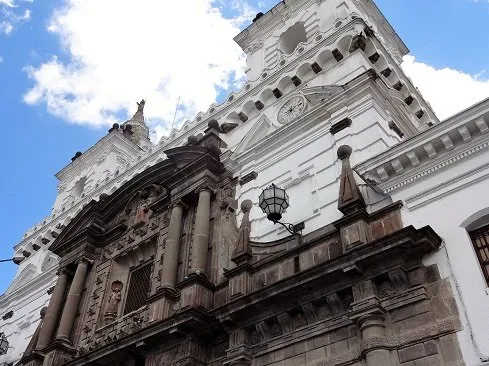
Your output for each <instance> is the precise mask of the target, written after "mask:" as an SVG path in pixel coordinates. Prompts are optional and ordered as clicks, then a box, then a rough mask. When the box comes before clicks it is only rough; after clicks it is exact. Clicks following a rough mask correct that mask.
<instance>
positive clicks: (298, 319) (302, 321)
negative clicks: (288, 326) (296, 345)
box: [293, 312, 307, 329]
mask: <svg viewBox="0 0 489 366" xmlns="http://www.w3.org/2000/svg"><path fill="white" fill-rule="evenodd" d="M293 322H294V328H295V329H297V328H300V327H303V326H305V325H307V320H306V317H305V316H304V314H302V312H298V313H297V314H296V315H295V316H294V321H293Z"/></svg>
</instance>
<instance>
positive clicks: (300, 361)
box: [285, 354, 306, 366]
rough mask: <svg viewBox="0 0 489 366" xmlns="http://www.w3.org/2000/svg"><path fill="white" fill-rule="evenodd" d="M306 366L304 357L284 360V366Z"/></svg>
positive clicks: (303, 355)
mask: <svg viewBox="0 0 489 366" xmlns="http://www.w3.org/2000/svg"><path fill="white" fill-rule="evenodd" d="M305 364H306V355H305V354H302V355H299V356H295V357H292V358H289V359H286V360H285V366H303V365H305Z"/></svg>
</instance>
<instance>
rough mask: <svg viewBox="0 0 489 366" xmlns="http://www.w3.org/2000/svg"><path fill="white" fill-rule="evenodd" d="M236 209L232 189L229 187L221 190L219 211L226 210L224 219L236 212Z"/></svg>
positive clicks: (236, 204) (236, 205)
mask: <svg viewBox="0 0 489 366" xmlns="http://www.w3.org/2000/svg"><path fill="white" fill-rule="evenodd" d="M237 207H238V203H237V201H236V200H235V199H234V198H233V189H232V188H231V187H230V186H227V187H225V188H224V189H223V190H222V198H221V209H223V210H226V217H229V214H230V213H232V212H235V211H236V208H237Z"/></svg>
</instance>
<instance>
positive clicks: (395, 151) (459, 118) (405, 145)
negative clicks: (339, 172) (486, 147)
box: [355, 98, 489, 173]
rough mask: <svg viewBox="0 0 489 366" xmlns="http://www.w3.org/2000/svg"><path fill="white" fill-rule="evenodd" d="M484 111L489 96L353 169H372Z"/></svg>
mask: <svg viewBox="0 0 489 366" xmlns="http://www.w3.org/2000/svg"><path fill="white" fill-rule="evenodd" d="M486 113H489V98H487V99H484V100H483V101H481V102H479V103H477V104H475V105H473V106H472V107H470V108H468V109H466V110H464V111H462V112H460V113H458V114H456V115H454V116H453V117H450V118H448V119H446V120H444V121H442V122H440V123H438V124H436V125H434V126H433V127H431V128H429V129H428V130H425V131H423V132H422V133H420V134H418V135H416V136H413V137H410V138H408V139H406V140H404V141H403V142H402V143H400V144H399V145H397V146H394V147H393V148H391V149H389V150H387V151H385V152H383V153H381V154H379V155H377V156H374V157H372V158H371V159H368V160H366V161H365V162H363V163H361V164H359V165H358V166H357V167H355V169H356V170H358V171H359V172H361V173H364V172H366V171H369V170H372V169H373V168H374V167H377V166H379V165H381V164H384V163H386V162H388V161H390V160H392V158H393V156H399V155H402V154H407V153H408V152H410V151H412V150H414V149H415V148H417V147H420V146H422V145H424V144H426V143H427V142H428V141H430V140H434V139H435V138H441V137H442V136H444V135H446V134H447V133H448V132H449V131H454V130H455V129H456V128H458V127H461V126H464V125H466V124H467V123H468V122H472V121H473V122H475V120H477V119H478V118H480V117H481V116H482V115H484V114H486Z"/></svg>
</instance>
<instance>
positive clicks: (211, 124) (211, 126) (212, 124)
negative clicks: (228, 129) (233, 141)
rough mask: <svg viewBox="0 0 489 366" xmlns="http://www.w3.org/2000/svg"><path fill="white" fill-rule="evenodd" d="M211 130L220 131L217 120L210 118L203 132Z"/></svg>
mask: <svg viewBox="0 0 489 366" xmlns="http://www.w3.org/2000/svg"><path fill="white" fill-rule="evenodd" d="M211 130H215V131H216V132H218V133H222V132H223V131H222V129H221V126H219V122H217V121H216V120H215V119H211V120H210V121H209V122H207V129H206V130H205V131H204V133H208V132H209V131H211Z"/></svg>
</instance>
